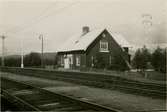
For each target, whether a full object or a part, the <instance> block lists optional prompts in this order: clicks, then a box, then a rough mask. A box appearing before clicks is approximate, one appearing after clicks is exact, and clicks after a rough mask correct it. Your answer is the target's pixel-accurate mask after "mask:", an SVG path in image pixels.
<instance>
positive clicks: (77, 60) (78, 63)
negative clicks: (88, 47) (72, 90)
mask: <svg viewBox="0 0 167 112" xmlns="http://www.w3.org/2000/svg"><path fill="white" fill-rule="evenodd" d="M76 66H80V56H76Z"/></svg>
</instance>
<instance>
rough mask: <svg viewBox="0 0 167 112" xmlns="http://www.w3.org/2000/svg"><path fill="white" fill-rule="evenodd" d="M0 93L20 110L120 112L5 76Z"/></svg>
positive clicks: (2, 79)
mask: <svg viewBox="0 0 167 112" xmlns="http://www.w3.org/2000/svg"><path fill="white" fill-rule="evenodd" d="M1 94H2V95H3V96H4V97H6V98H8V100H9V101H12V103H15V104H16V105H17V106H19V107H20V110H21V111H54V112H60V111H63V112H73V111H75V112H94V111H101V112H121V111H120V110H117V109H113V108H109V107H105V106H102V105H98V104H96V103H91V102H88V101H84V100H81V99H78V98H74V97H71V96H66V95H62V94H59V93H55V92H50V91H48V90H45V89H42V88H39V87H35V86H32V85H30V84H28V83H23V82H18V81H16V80H12V79H7V78H1Z"/></svg>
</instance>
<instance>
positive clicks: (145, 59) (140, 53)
mask: <svg viewBox="0 0 167 112" xmlns="http://www.w3.org/2000/svg"><path fill="white" fill-rule="evenodd" d="M150 61H151V53H150V52H149V51H148V49H147V48H146V46H144V47H143V48H141V49H138V50H137V51H136V53H135V56H134V58H133V60H132V63H133V66H134V67H135V68H136V69H139V70H142V71H144V70H145V69H147V68H148V63H149V62H150Z"/></svg>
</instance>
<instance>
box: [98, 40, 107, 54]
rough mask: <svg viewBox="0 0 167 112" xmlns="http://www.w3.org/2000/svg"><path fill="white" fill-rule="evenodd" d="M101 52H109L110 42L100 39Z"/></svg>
mask: <svg viewBox="0 0 167 112" xmlns="http://www.w3.org/2000/svg"><path fill="white" fill-rule="evenodd" d="M100 52H108V42H107V41H100Z"/></svg>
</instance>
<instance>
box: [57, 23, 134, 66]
mask: <svg viewBox="0 0 167 112" xmlns="http://www.w3.org/2000/svg"><path fill="white" fill-rule="evenodd" d="M129 47H131V46H130V44H129V43H128V42H127V41H126V40H125V38H124V37H123V36H122V35H120V34H115V33H112V32H111V31H110V30H108V29H105V28H101V29H94V30H90V29H89V27H88V26H84V27H83V28H82V32H81V33H79V34H76V35H74V36H72V37H69V40H67V41H66V42H65V43H64V44H62V46H61V47H60V48H59V49H58V53H57V57H58V65H59V66H61V67H63V68H65V69H80V68H84V67H87V68H90V67H94V66H95V63H96V61H97V54H101V56H102V58H103V61H104V62H103V63H106V65H112V64H113V62H114V56H120V57H121V58H122V60H123V61H124V62H125V63H126V65H127V67H128V68H130V54H129Z"/></svg>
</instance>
